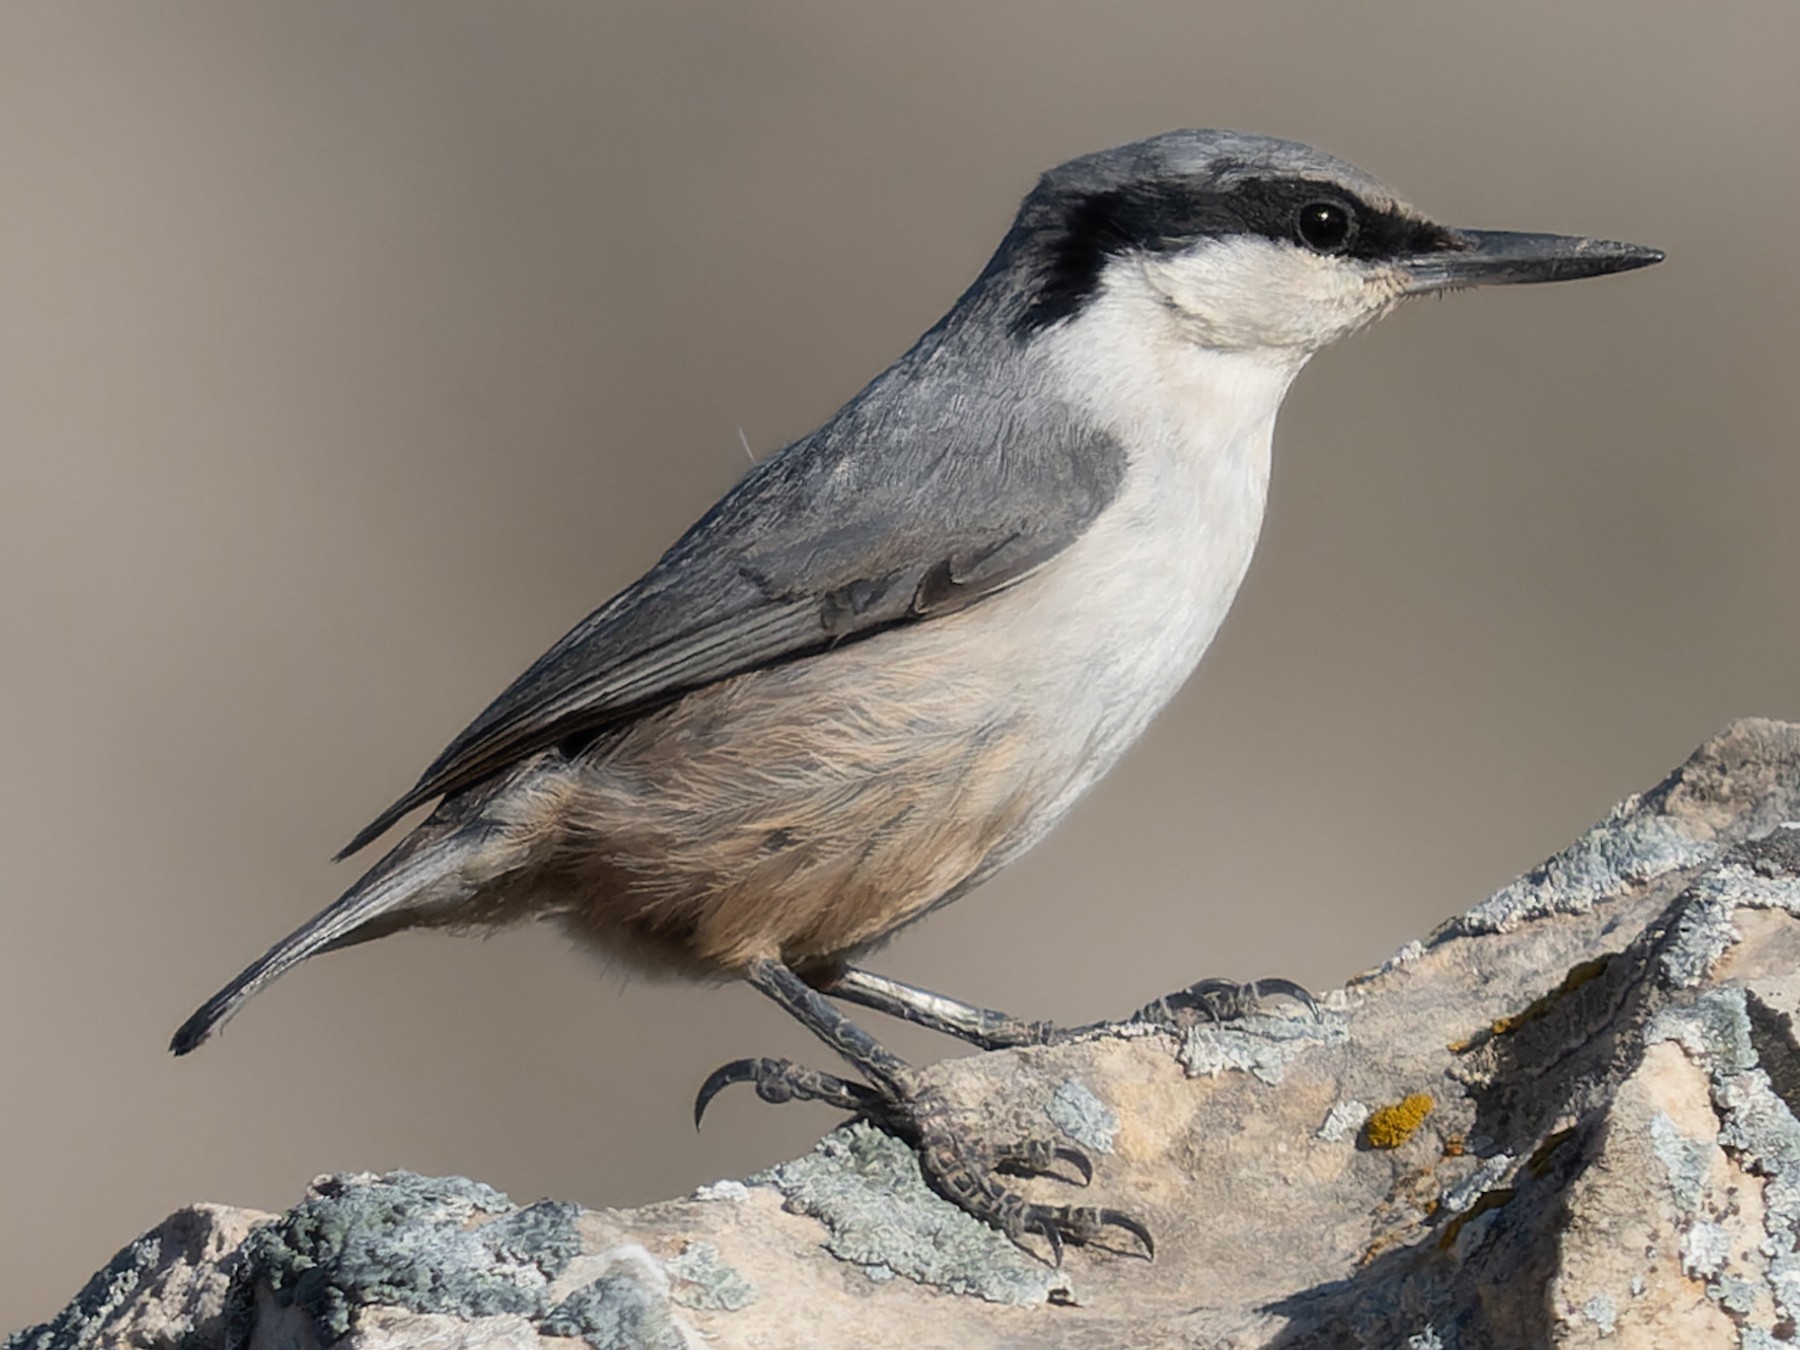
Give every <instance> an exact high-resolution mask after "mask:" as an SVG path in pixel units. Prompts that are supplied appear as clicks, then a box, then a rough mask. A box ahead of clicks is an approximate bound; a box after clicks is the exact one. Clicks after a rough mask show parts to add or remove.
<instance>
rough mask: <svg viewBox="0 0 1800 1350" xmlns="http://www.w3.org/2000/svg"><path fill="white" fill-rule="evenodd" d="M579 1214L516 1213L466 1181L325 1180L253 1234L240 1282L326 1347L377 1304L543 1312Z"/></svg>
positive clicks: (404, 1175) (572, 1244)
mask: <svg viewBox="0 0 1800 1350" xmlns="http://www.w3.org/2000/svg"><path fill="white" fill-rule="evenodd" d="M578 1212H579V1211H578V1210H577V1207H576V1206H574V1205H570V1204H562V1203H554V1202H550V1201H544V1202H542V1203H539V1204H536V1205H533V1206H531V1207H530V1208H528V1209H517V1208H515V1207H514V1206H513V1204H512V1202H511V1201H509V1200H508V1199H507V1198H506V1197H505V1196H504V1195H502V1194H501V1193H500V1192H499V1191H496V1190H494V1189H493V1188H492V1187H489V1186H483V1185H481V1184H480V1183H478V1182H472V1181H468V1180H466V1179H464V1178H461V1177H446V1178H432V1177H421V1176H416V1175H414V1174H413V1173H411V1172H390V1173H388V1174H386V1175H384V1176H355V1177H352V1176H337V1177H328V1178H326V1179H324V1180H322V1181H320V1182H318V1183H316V1184H315V1185H314V1187H313V1193H312V1194H311V1195H309V1196H308V1197H307V1198H306V1199H305V1200H303V1201H302V1202H301V1203H300V1204H298V1205H296V1206H295V1207H294V1208H293V1209H291V1210H289V1211H288V1212H287V1213H286V1214H284V1215H282V1217H281V1218H279V1219H277V1220H276V1221H275V1222H273V1223H271V1224H268V1225H266V1226H265V1227H263V1228H260V1229H258V1230H256V1232H254V1233H252V1234H251V1236H250V1238H249V1239H248V1240H247V1241H246V1242H245V1244H244V1257H243V1263H242V1265H241V1266H240V1267H239V1270H238V1273H237V1276H236V1278H235V1279H234V1281H233V1287H234V1290H243V1291H248V1290H249V1289H250V1288H252V1287H253V1286H254V1285H256V1284H259V1283H260V1284H262V1285H264V1286H266V1287H267V1288H268V1290H269V1291H270V1293H272V1294H273V1295H274V1297H275V1300H276V1302H277V1304H278V1305H280V1306H284V1307H296V1308H299V1309H300V1310H301V1311H303V1312H305V1313H306V1314H307V1315H308V1316H309V1317H310V1318H311V1319H312V1321H313V1324H314V1327H315V1328H316V1329H317V1331H318V1334H319V1337H320V1340H321V1341H322V1342H329V1341H332V1340H336V1339H338V1338H339V1337H341V1336H343V1335H345V1334H346V1333H347V1332H349V1331H350V1330H351V1327H352V1323H353V1320H354V1316H355V1312H356V1310H357V1309H358V1308H362V1307H368V1306H373V1305H380V1306H387V1307H398V1308H406V1309H409V1310H411V1311H414V1312H437V1313H451V1314H455V1315H458V1316H462V1317H480V1316H487V1315H492V1314H497V1313H521V1314H525V1315H527V1316H536V1315H540V1314H542V1313H543V1312H544V1311H545V1304H546V1300H547V1297H548V1293H549V1288H550V1282H551V1281H552V1280H553V1279H554V1278H555V1277H556V1275H557V1274H558V1273H559V1272H560V1271H561V1270H562V1268H563V1267H564V1266H566V1265H568V1263H569V1261H570V1260H571V1259H572V1258H573V1257H574V1256H575V1254H576V1252H577V1251H579V1249H580V1239H579V1237H578V1235H577V1233H576V1231H575V1215H576V1214H577V1213H578ZM483 1220H485V1221H483Z"/></svg>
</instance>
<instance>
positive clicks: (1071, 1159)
mask: <svg viewBox="0 0 1800 1350" xmlns="http://www.w3.org/2000/svg"><path fill="white" fill-rule="evenodd" d="M1056 1158H1057V1161H1059V1162H1066V1163H1068V1164H1069V1166H1071V1167H1073V1168H1074V1169H1075V1170H1076V1171H1077V1172H1079V1173H1081V1184H1082V1185H1083V1186H1092V1185H1093V1184H1094V1164H1093V1160H1092V1159H1090V1158H1089V1157H1088V1155H1087V1154H1085V1153H1083V1152H1082V1151H1081V1150H1080V1149H1078V1148H1058V1149H1057V1150H1056Z"/></svg>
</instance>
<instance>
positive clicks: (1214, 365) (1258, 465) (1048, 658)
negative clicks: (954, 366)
mask: <svg viewBox="0 0 1800 1350" xmlns="http://www.w3.org/2000/svg"><path fill="white" fill-rule="evenodd" d="M1039 340H1040V341H1041V342H1042V343H1043V344H1044V354H1045V356H1046V357H1047V358H1048V359H1050V360H1052V361H1054V362H1055V363H1056V364H1057V366H1058V373H1059V379H1058V383H1059V384H1061V385H1062V386H1063V387H1065V388H1067V389H1068V390H1070V391H1072V393H1073V394H1074V397H1075V398H1076V399H1077V400H1078V401H1079V405H1080V407H1081V411H1082V415H1083V416H1084V417H1086V418H1089V419H1091V420H1093V421H1094V422H1095V423H1097V424H1098V425H1100V426H1102V427H1104V428H1105V429H1106V430H1107V431H1108V432H1109V434H1111V435H1112V436H1113V437H1114V438H1115V439H1116V440H1117V441H1118V443H1119V444H1120V445H1122V446H1123V447H1125V449H1126V452H1127V454H1128V456H1129V468H1128V470H1127V472H1126V475H1125V479H1124V482H1123V484H1122V487H1121V489H1120V492H1119V495H1118V496H1117V497H1116V498H1115V499H1114V501H1113V502H1112V503H1111V505H1109V506H1108V507H1107V508H1106V510H1105V511H1104V512H1103V513H1102V514H1101V515H1100V517H1099V518H1098V519H1097V520H1096V521H1095V522H1094V524H1093V525H1092V526H1091V527H1090V528H1089V530H1088V531H1087V533H1086V534H1084V535H1083V536H1082V538H1081V539H1080V540H1078V541H1077V542H1076V543H1075V544H1074V545H1072V546H1071V547H1070V548H1069V549H1068V550H1066V551H1065V552H1064V553H1063V554H1062V555H1061V556H1060V557H1058V558H1057V559H1056V560H1055V561H1054V562H1053V563H1051V564H1050V565H1049V566H1047V567H1046V568H1045V569H1044V570H1043V571H1042V572H1041V573H1039V574H1038V575H1037V576H1036V577H1034V578H1032V579H1031V581H1030V582H1028V583H1026V584H1025V585H1021V586H1020V587H1018V588H1017V591H1016V599H1017V602H1018V603H1017V604H1016V605H1009V606H1007V608H1008V609H1010V610H1011V614H1010V615H1009V619H1010V622H1009V623H1008V625H1007V628H1008V631H1009V633H1010V634H1011V636H1012V641H1011V642H1009V643H1007V644H1005V645H1006V646H1008V647H1013V648H1015V650H1014V651H1013V652H1012V653H1011V659H1012V660H1013V661H1014V662H1015V663H1016V664H1015V667H1014V669H1015V670H1016V671H1017V678H1019V679H1022V680H1025V681H1028V682H1029V684H1030V685H1031V686H1032V688H1031V690H1030V698H1031V701H1032V703H1033V704H1034V705H1035V706H1036V707H1037V708H1038V709H1039V710H1041V712H1040V715H1041V716H1042V717H1043V718H1044V724H1043V727H1042V735H1043V737H1044V740H1043V759H1042V760H1041V761H1040V769H1041V770H1042V771H1043V772H1044V774H1045V782H1044V787H1045V789H1046V791H1047V796H1046V798H1045V800H1044V802H1043V805H1042V807H1041V808H1040V809H1041V812H1042V814H1041V816H1040V817H1038V818H1037V819H1035V820H1034V822H1033V824H1034V826H1035V828H1033V829H1032V830H1030V831H1029V837H1025V838H1021V839H1020V840H1018V841H1017V845H1016V847H1012V848H1009V849H1008V850H1007V853H1008V855H1009V856H1010V855H1016V853H1017V852H1019V851H1021V850H1022V849H1023V848H1025V847H1028V846H1029V845H1030V843H1032V842H1033V841H1035V839H1036V838H1038V837H1040V836H1041V835H1042V833H1043V831H1045V830H1047V829H1048V828H1049V827H1050V825H1051V824H1053V823H1054V822H1055V820H1056V819H1057V818H1058V817H1059V816H1060V815H1061V814H1062V813H1063V811H1065V810H1067V808H1068V807H1069V806H1070V805H1071V804H1073V802H1074V800H1075V799H1076V797H1078V796H1079V795H1080V794H1081V793H1082V791H1084V790H1085V789H1086V788H1087V787H1088V786H1090V785H1091V784H1092V783H1093V782H1094V781H1095V780H1096V779H1098V778H1099V777H1100V776H1101V775H1102V774H1104V773H1105V772H1106V771H1107V770H1108V769H1109V768H1111V767H1112V766H1113V764H1114V763H1115V762H1117V760H1118V758H1119V756H1120V755H1122V754H1123V753H1124V752H1125V750H1126V749H1127V748H1128V747H1129V746H1130V745H1131V744H1132V742H1133V741H1135V740H1136V739H1137V738H1138V736H1139V735H1140V734H1142V732H1143V731H1144V728H1145V727H1146V726H1147V725H1148V724H1149V722H1150V719H1151V718H1152V717H1153V716H1155V714H1156V713H1157V711H1158V710H1159V709H1161V708H1162V707H1163V705H1164V704H1166V703H1167V702H1168V701H1169V699H1170V698H1171V697H1173V696H1174V694H1175V691H1176V690H1177V689H1179V688H1180V687H1181V685H1182V683H1183V682H1184V681H1185V680H1186V679H1187V677H1188V675H1189V674H1190V673H1192V671H1193V669H1194V667H1195V665H1196V664H1197V663H1198V662H1199V660H1200V657H1201V655H1202V654H1203V653H1204V652H1205V651H1206V648H1207V646H1208V644H1209V643H1211V641H1212V639H1213V636H1214V634H1216V633H1217V632H1218V630H1219V625H1220V624H1221V623H1222V622H1223V621H1224V619H1225V614H1226V612H1227V611H1228V610H1229V609H1230V608H1231V602H1232V600H1233V598H1234V597H1235V596H1236V594H1237V590H1238V586H1239V584H1240V583H1241V582H1242V581H1243V579H1244V573H1245V571H1246V569H1247V568H1248V567H1249V564H1250V555H1251V552H1252V550H1253V549H1254V548H1255V546H1256V537H1257V534H1258V532H1259V530H1260V529H1261V527H1262V517H1263V504H1264V501H1265V499H1266V497H1267V494H1268V485H1269V446H1270V440H1271V437H1272V434H1273V431H1274V423H1275V414H1276V411H1277V409H1278V408H1279V407H1280V404H1281V399H1282V396H1283V395H1284V394H1285V393H1286V391H1287V388H1288V385H1289V383H1290V382H1291V381H1292V379H1293V377H1294V375H1295V374H1296V373H1297V371H1298V370H1299V367H1300V365H1301V364H1302V362H1303V360H1304V358H1303V357H1300V356H1297V355H1294V354H1291V353H1275V352H1245V351H1233V352H1223V351H1216V350H1211V349H1209V348H1206V347H1204V346H1201V345H1198V344H1196V343H1194V342H1193V340H1192V337H1191V335H1190V334H1182V333H1180V332H1179V331H1177V322H1176V320H1175V319H1174V318H1173V316H1172V315H1170V314H1169V313H1168V311H1167V310H1166V309H1165V308H1164V307H1163V306H1162V305H1160V304H1159V303H1158V301H1157V299H1156V297H1155V296H1154V294H1153V293H1151V292H1149V291H1148V290H1140V289H1139V288H1136V287H1121V286H1112V287H1109V288H1108V289H1107V291H1105V292H1104V293H1103V294H1102V295H1101V296H1100V297H1099V298H1098V300H1097V301H1096V302H1095V303H1094V304H1092V305H1091V306H1090V307H1089V308H1088V309H1086V310H1084V311H1083V313H1082V314H1081V315H1080V316H1079V317H1077V318H1076V319H1074V320H1073V321H1071V322H1070V323H1068V324H1066V325H1064V326H1063V327H1062V328H1060V329H1057V330H1053V331H1052V332H1051V333H1048V334H1045V335H1044V336H1043V337H1042V338H1040V339H1039ZM1001 861H1004V859H1001V858H996V859H995V860H994V862H995V864H996V865H997V864H998V863H999V862H1001Z"/></svg>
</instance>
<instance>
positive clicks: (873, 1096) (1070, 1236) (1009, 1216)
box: [694, 957, 1155, 1260]
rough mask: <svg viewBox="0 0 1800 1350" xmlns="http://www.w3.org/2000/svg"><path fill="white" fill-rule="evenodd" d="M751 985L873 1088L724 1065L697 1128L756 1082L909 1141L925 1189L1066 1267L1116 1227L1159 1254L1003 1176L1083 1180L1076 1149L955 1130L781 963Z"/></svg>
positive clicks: (930, 1092) (809, 1074) (931, 1099)
mask: <svg viewBox="0 0 1800 1350" xmlns="http://www.w3.org/2000/svg"><path fill="white" fill-rule="evenodd" d="M744 977H745V978H746V979H747V980H749V982H750V983H751V984H752V985H754V986H755V987H756V988H757V989H758V990H760V991H761V992H762V993H764V994H766V995H767V996H768V997H769V998H771V999H773V1000H774V1001H775V1002H776V1003H778V1004H780V1005H781V1006H782V1007H783V1008H785V1009H786V1010H787V1011H788V1012H789V1013H790V1014H792V1015H793V1017H794V1018H795V1019H796V1020H797V1021H799V1022H800V1024H801V1025H802V1026H804V1027H806V1029H807V1030H809V1031H811V1032H812V1033H813V1035H815V1036H817V1037H818V1038H819V1039H820V1040H822V1041H824V1042H825V1044H827V1045H829V1046H830V1047H831V1048H832V1049H833V1050H835V1051H837V1052H838V1054H840V1055H842V1056H843V1057H844V1058H845V1059H846V1060H848V1061H849V1062H850V1064H851V1065H853V1066H854V1067H855V1068H856V1070H857V1072H859V1073H860V1074H862V1075H863V1077H864V1078H866V1079H867V1080H868V1082H867V1083H866V1084H864V1083H854V1082H850V1081H847V1080H845V1079H842V1078H838V1077H835V1076H834V1075H831V1074H824V1073H819V1072H818V1071H816V1070H813V1069H807V1068H803V1067H802V1066H800V1065H797V1064H794V1063H792V1062H790V1061H788V1060H782V1059H746V1060H739V1061H737V1062H736V1063H733V1064H727V1065H726V1066H724V1067H723V1068H721V1069H719V1070H718V1071H717V1072H715V1073H714V1074H713V1075H712V1076H711V1077H709V1078H708V1079H707V1080H706V1082H705V1084H704V1085H702V1087H701V1089H700V1093H699V1096H698V1098H697V1099H696V1100H695V1102H694V1119H695V1122H696V1123H698V1122H699V1119H700V1117H701V1115H702V1114H704V1112H705V1110H706V1106H707V1103H708V1102H710V1101H711V1100H712V1099H713V1097H714V1096H716V1095H717V1094H718V1093H719V1092H720V1091H721V1090H722V1089H723V1088H725V1087H727V1086H728V1085H730V1084H732V1083H752V1084H754V1085H755V1087H756V1091H757V1095H758V1096H760V1097H762V1098H763V1099H764V1100H765V1101H773V1102H781V1101H791V1100H795V1099H799V1100H807V1101H822V1102H825V1103H827V1104H829V1105H832V1106H837V1107H839V1108H841V1109H844V1110H852V1111H856V1112H858V1113H859V1114H862V1115H866V1116H868V1117H870V1118H871V1119H873V1120H875V1121H876V1122H878V1123H879V1124H881V1125H883V1126H885V1127H886V1128H887V1129H888V1130H890V1131H892V1132H893V1133H894V1134H895V1135H896V1136H898V1137H899V1138H901V1139H903V1140H905V1141H906V1142H907V1143H908V1144H910V1145H911V1146H912V1148H913V1151H914V1152H915V1153H916V1154H917V1155H918V1159H919V1170H920V1172H921V1174H922V1175H923V1176H924V1179H925V1181H926V1184H928V1185H929V1186H930V1187H931V1188H932V1190H934V1191H936V1192H937V1193H938V1194H939V1195H941V1196H943V1197H944V1198H945V1199H946V1200H948V1201H950V1202H951V1203H952V1204H954V1205H956V1206H957V1207H958V1208H960V1209H962V1210H963V1211H964V1212H965V1213H968V1214H970V1215H972V1216H973V1217H975V1218H977V1219H980V1220H981V1221H982V1222H984V1223H988V1224H991V1225H992V1226H994V1227H995V1228H998V1229H999V1230H1000V1231H1001V1232H1002V1233H1004V1234H1006V1236H1007V1237H1009V1238H1011V1239H1012V1240H1013V1241H1014V1242H1017V1243H1019V1244H1021V1245H1023V1244H1024V1242H1025V1239H1027V1238H1028V1237H1031V1236H1034V1235H1035V1236H1038V1237H1041V1238H1043V1239H1044V1240H1045V1241H1046V1242H1047V1243H1049V1245H1050V1249H1051V1251H1052V1253H1053V1254H1054V1255H1055V1257H1056V1258H1057V1259H1058V1260H1060V1259H1061V1256H1062V1249H1063V1246H1064V1244H1065V1243H1069V1242H1074V1243H1085V1242H1091V1241H1093V1240H1094V1239H1096V1238H1098V1237H1100V1236H1101V1235H1102V1234H1103V1233H1104V1232H1105V1230H1106V1229H1107V1228H1109V1227H1110V1228H1119V1229H1122V1230H1124V1231H1125V1232H1127V1233H1130V1234H1131V1235H1132V1236H1133V1237H1135V1238H1137V1240H1138V1241H1139V1242H1141V1243H1142V1244H1143V1247H1144V1252H1145V1254H1146V1255H1149V1254H1152V1253H1153V1252H1154V1250H1155V1246H1154V1243H1153V1242H1152V1240H1151V1237H1150V1233H1149V1230H1148V1229H1146V1228H1145V1227H1144V1225H1143V1224H1142V1223H1140V1222H1139V1221H1138V1220H1136V1219H1134V1218H1132V1217H1131V1216H1130V1215H1129V1214H1125V1213H1122V1212H1120V1211H1119V1210H1116V1209H1106V1208H1102V1207H1099V1206H1093V1205H1042V1204H1037V1203H1034V1202H1032V1201H1029V1200H1027V1199H1025V1197H1024V1196H1022V1195H1020V1194H1019V1193H1018V1192H1016V1191H1013V1190H1009V1189H1008V1188H1007V1187H1006V1186H1004V1185H1002V1184H1001V1183H1000V1181H999V1180H998V1179H997V1175H996V1174H997V1173H1000V1172H1004V1171H1011V1172H1027V1173H1049V1172H1051V1171H1052V1169H1053V1167H1054V1165H1055V1164H1056V1163H1057V1162H1066V1163H1069V1164H1070V1165H1072V1166H1074V1167H1076V1168H1077V1169H1078V1170H1079V1171H1080V1172H1081V1173H1082V1178H1083V1180H1084V1181H1085V1180H1086V1179H1087V1178H1088V1177H1090V1176H1091V1175H1092V1172H1093V1168H1092V1164H1091V1163H1090V1162H1089V1160H1088V1158H1087V1157H1086V1155H1085V1154H1082V1153H1081V1152H1080V1151H1079V1150H1076V1149H1073V1148H1069V1147H1066V1146H1063V1145H1058V1144H1055V1143H1052V1142H1049V1141H1044V1140H1025V1141H1018V1142H1013V1141H1008V1142H996V1141H993V1140H989V1139H986V1138H984V1137H983V1136H982V1135H981V1134H979V1133H978V1132H976V1131H975V1130H972V1129H970V1128H968V1127H967V1126H965V1125H963V1124H960V1123H959V1122H957V1121H956V1120H955V1119H954V1118H953V1116H952V1114H951V1111H950V1109H949V1106H948V1104H947V1103H946V1102H945V1101H944V1099H943V1097H942V1096H941V1095H940V1094H939V1093H938V1092H937V1091H935V1090H934V1089H931V1088H928V1087H926V1086H924V1085H923V1084H922V1083H921V1082H920V1080H919V1076H918V1075H917V1073H916V1072H915V1071H914V1070H913V1069H912V1067H911V1066H910V1065H908V1064H907V1063H906V1061H905V1060H903V1059H901V1058H900V1057H899V1056H898V1055H895V1054H894V1053H893V1052H892V1051H890V1050H887V1049H885V1048H884V1047H883V1046H881V1045H880V1044H879V1043H878V1042H877V1041H876V1040H875V1038H874V1037H872V1036H871V1035H869V1033H868V1032H866V1031H864V1030H863V1029H862V1028H861V1027H859V1026H857V1025H856V1024H855V1023H854V1022H852V1021H851V1020H850V1019H849V1018H847V1017H846V1016H844V1014H843V1013H842V1012H840V1011H839V1010H838V1009H837V1008H836V1007H834V1006H833V1005H832V1004H831V1002H830V1001H829V1000H828V999H826V998H825V997H824V996H823V995H821V994H820V993H819V992H818V991H817V990H816V989H814V988H813V987H812V986H811V985H809V984H807V982H806V981H805V980H803V979H801V978H800V976H798V975H797V974H795V973H794V972H793V971H792V970H791V969H789V968H788V967H787V966H785V965H783V964H782V963H781V962H779V961H776V960H773V959H770V958H766V957H765V958H762V959H759V960H757V961H754V962H752V963H751V964H750V966H749V968H748V969H747V970H746V971H745V972H744Z"/></svg>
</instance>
